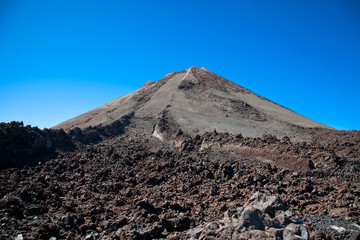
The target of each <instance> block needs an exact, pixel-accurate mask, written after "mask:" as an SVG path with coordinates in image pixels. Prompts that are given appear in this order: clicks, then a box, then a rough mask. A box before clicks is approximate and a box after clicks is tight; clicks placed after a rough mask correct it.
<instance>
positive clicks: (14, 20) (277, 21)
mask: <svg viewBox="0 0 360 240" xmlns="http://www.w3.org/2000/svg"><path fill="white" fill-rule="evenodd" d="M359 43H360V2H359V1H358V0H338V1H332V0H324V1H321V0H312V1H310V0H309V1H307V0H291V1H288V0H283V1H279V0H273V1H268V0H234V1H228V0H223V1H211V0H207V1H194V0H193V1H186V0H185V1H121V0H118V1H115V0H114V1H110V0H97V1H94V0H86V1H85V0H84V1H80V0H52V1H48V0H31V1H30V0H0V122H9V121H12V120H17V121H24V123H25V124H31V125H34V126H39V127H40V128H43V127H47V128H50V127H52V126H54V125H56V124H58V123H60V122H62V121H65V120H67V119H70V118H72V117H75V116H77V115H79V114H82V113H84V112H86V111H89V110H91V109H94V108H96V107H98V106H101V105H102V104H105V103H107V102H109V101H111V100H113V99H115V98H117V97H120V96H123V95H125V94H127V93H129V92H131V91H134V90H136V89H138V88H139V87H141V86H142V85H143V84H144V83H146V82H147V81H148V80H158V79H160V78H162V77H163V76H165V75H166V74H167V73H169V72H174V71H181V70H184V69H187V68H189V67H191V66H198V67H205V68H207V69H209V70H211V71H213V72H215V73H217V74H219V75H222V76H224V77H226V78H227V79H229V80H231V81H233V82H236V83H238V84H239V85H242V86H244V87H246V88H248V89H250V90H252V91H254V92H256V93H258V94H260V95H262V96H264V97H266V98H268V99H270V100H272V101H275V102H277V103H279V104H281V105H283V106H285V107H288V108H290V109H292V110H294V111H296V112H298V113H300V114H302V115H305V116H307V117H309V118H311V119H314V120H316V121H319V122H321V123H324V124H327V125H329V126H332V127H335V128H338V129H344V130H350V129H357V130H359V129H360V97H359V96H360V94H359V90H360V44H359Z"/></svg>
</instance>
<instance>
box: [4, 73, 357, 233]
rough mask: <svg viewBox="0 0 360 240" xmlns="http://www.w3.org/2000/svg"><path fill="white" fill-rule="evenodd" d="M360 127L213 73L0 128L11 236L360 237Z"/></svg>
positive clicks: (175, 77) (180, 77)
mask: <svg viewBox="0 0 360 240" xmlns="http://www.w3.org/2000/svg"><path fill="white" fill-rule="evenodd" d="M359 196H360V131H339V130H335V129H332V128H330V127H328V126H326V125H323V124H321V123H318V122H315V121H313V120H311V119H308V118H306V117H304V116H302V115H300V114H297V113H295V112H293V111H291V110H290V109H287V108H285V107H283V106H280V105H278V104H276V103H274V102H272V101H270V100H268V99H266V98H264V97H261V96H259V95H257V94H256V93H254V92H252V91H250V90H248V89H246V88H244V87H241V86H239V85H237V84H235V83H233V82H231V81H229V80H226V79H225V78H223V77H221V76H219V75H217V74H215V73H213V72H211V71H209V70H206V69H204V68H197V67H191V68H190V69H187V70H185V71H181V72H173V73H169V74H168V75H166V76H165V77H164V78H162V79H160V80H158V81H156V82H151V81H150V82H148V83H146V84H145V85H144V86H142V87H141V88H140V89H138V90H136V91H135V92H133V93H130V94H128V95H126V96H123V97H120V98H118V99H116V100H114V101H112V102H109V103H107V104H105V105H103V106H101V107H99V108H96V109H94V110H92V111H90V112H87V113H85V114H82V115H80V116H78V117H75V118H73V119H70V120H68V121H66V122H64V123H61V124H59V125H57V126H55V127H54V128H52V129H44V130H41V129H39V128H37V127H31V126H24V124H23V123H22V122H11V123H0V224H1V228H0V239H17V240H20V239H51V240H55V239H75V240H80V239H87V240H98V239H118V240H123V239H173V240H175V239H299V240H309V239H311V240H312V239H360V227H359V224H360V220H359V219H360V205H359Z"/></svg>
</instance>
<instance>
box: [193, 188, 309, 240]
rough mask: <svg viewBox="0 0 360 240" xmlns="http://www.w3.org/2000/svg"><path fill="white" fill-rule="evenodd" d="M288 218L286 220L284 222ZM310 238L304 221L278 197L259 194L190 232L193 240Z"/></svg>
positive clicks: (299, 239)
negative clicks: (242, 205) (284, 218)
mask: <svg viewBox="0 0 360 240" xmlns="http://www.w3.org/2000/svg"><path fill="white" fill-rule="evenodd" d="M283 216H286V218H287V221H284V220H283ZM211 236H213V237H215V238H216V239H230V238H231V239H288V240H289V239H298V240H301V239H303V240H304V239H309V234H308V231H307V228H306V227H305V225H304V224H303V223H302V221H301V219H300V218H299V217H297V216H295V215H294V214H292V213H290V212H289V211H288V210H287V209H286V207H285V205H284V203H283V202H282V201H281V200H280V199H279V198H278V197H276V196H268V195H266V194H262V193H260V192H256V193H255V194H254V195H252V196H251V197H250V199H249V200H248V201H247V202H246V203H245V205H244V207H242V208H238V209H236V210H227V211H226V212H225V215H224V218H223V219H222V220H219V221H217V222H210V223H207V224H205V227H203V228H199V227H197V228H196V230H190V231H188V232H187V238H191V239H208V238H209V237H211Z"/></svg>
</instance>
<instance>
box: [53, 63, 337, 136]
mask: <svg viewBox="0 0 360 240" xmlns="http://www.w3.org/2000/svg"><path fill="white" fill-rule="evenodd" d="M131 113H132V114H133V118H132V120H131V121H132V123H133V126H136V128H137V132H138V133H144V134H147V135H148V134H153V135H154V136H157V137H159V138H161V139H163V138H165V136H166V134H163V133H162V131H161V129H160V128H159V123H163V122H164V120H166V124H167V126H166V127H167V129H172V130H174V131H176V129H181V130H182V131H183V132H184V133H186V134H188V135H191V136H195V135H197V134H203V133H205V132H208V131H209V130H216V131H218V132H228V133H231V134H239V133H240V134H242V135H243V136H246V137H261V136H262V135H264V134H271V135H274V136H277V137H283V136H288V137H290V138H291V139H294V140H308V139H309V135H308V134H307V132H306V131H304V129H309V128H325V129H330V127H328V126H326V125H324V124H321V123H318V122H316V121H313V120H311V119H309V118H306V117H304V116H302V115H300V114H297V113H295V112H294V111H292V110H290V109H288V108H285V107H283V106H280V105H279V104H276V103H274V102H272V101H270V100H268V99H266V98H264V97H262V96H259V95H258V94H256V93H254V92H252V91H250V90H248V89H246V88H244V87H242V86H239V85H237V84H235V83H234V82H231V81H229V80H227V79H225V78H223V77H221V76H219V75H217V74H215V73H213V72H211V71H209V70H207V69H205V68H197V67H191V68H189V69H187V70H184V71H181V72H172V73H169V74H167V75H166V76H165V77H164V78H162V79H160V80H158V81H156V82H152V81H149V82H148V83H146V84H145V85H144V86H142V87H141V88H140V89H138V90H136V91H134V92H132V93H130V94H128V95H126V96H123V97H120V98H118V99H116V100H114V101H112V102H109V103H107V104H105V105H103V106H101V107H99V108H96V109H94V110H92V111H89V112H87V113H85V114H82V115H80V116H78V117H75V118H73V119H70V120H68V121H66V122H63V123H61V124H59V125H57V126H55V127H54V129H64V130H70V129H74V128H76V127H79V128H86V127H90V126H98V125H103V126H104V125H110V124H112V123H114V122H115V121H118V120H119V119H121V118H122V117H124V116H126V115H129V114H131ZM163 130H164V129H163Z"/></svg>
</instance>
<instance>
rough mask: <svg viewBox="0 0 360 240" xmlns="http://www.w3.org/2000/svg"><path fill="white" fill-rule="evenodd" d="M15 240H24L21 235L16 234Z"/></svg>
mask: <svg viewBox="0 0 360 240" xmlns="http://www.w3.org/2000/svg"><path fill="white" fill-rule="evenodd" d="M15 240H24V237H23V235H22V234H18V235H17V236H16V238H15Z"/></svg>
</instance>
